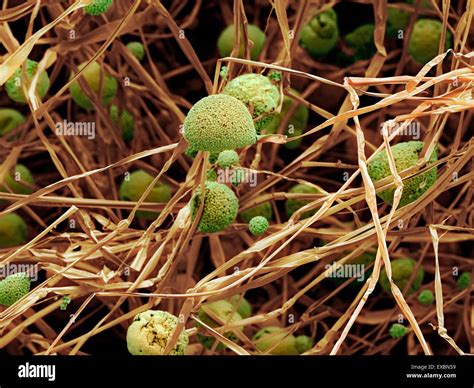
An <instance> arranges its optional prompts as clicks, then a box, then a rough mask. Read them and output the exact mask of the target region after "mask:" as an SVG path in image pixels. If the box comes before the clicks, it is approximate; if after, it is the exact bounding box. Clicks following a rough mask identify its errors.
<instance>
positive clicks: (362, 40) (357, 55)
mask: <svg viewBox="0 0 474 388" xmlns="http://www.w3.org/2000/svg"><path fill="white" fill-rule="evenodd" d="M374 29H375V26H374V25H373V24H370V23H369V24H363V25H361V26H359V27H357V28H356V29H355V30H353V31H352V32H350V33H349V34H347V35H346V36H345V38H344V40H345V42H346V43H347V44H348V46H350V47H351V48H352V49H353V50H354V59H355V60H356V61H358V60H360V59H368V58H370V57H371V56H372V55H374V54H375V44H374Z"/></svg>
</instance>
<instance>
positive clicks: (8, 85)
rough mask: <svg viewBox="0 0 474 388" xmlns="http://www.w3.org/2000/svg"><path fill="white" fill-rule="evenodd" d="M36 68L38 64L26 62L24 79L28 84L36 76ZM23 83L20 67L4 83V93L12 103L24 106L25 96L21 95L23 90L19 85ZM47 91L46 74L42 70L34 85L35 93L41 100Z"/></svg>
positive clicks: (30, 61) (47, 81) (47, 79)
mask: <svg viewBox="0 0 474 388" xmlns="http://www.w3.org/2000/svg"><path fill="white" fill-rule="evenodd" d="M37 68H38V62H36V61H33V60H31V59H27V60H26V69H25V74H26V79H27V81H28V82H31V80H32V78H33V76H34V75H35V74H36V70H37ZM22 82H23V72H22V67H19V68H18V69H16V70H15V72H14V73H13V75H12V76H11V77H10V78H9V79H8V80H7V82H5V91H6V92H7V94H8V97H10V98H11V99H12V100H13V101H15V102H18V103H20V104H26V96H25V94H24V93H23V88H22V85H21V83H22ZM48 89H49V77H48V73H46V71H45V70H43V71H42V72H41V73H40V75H39V77H38V82H37V84H36V93H37V94H38V95H39V96H40V98H43V97H44V96H45V95H46V93H47V92H48Z"/></svg>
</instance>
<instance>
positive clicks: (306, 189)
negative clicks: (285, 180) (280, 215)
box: [285, 184, 319, 218]
mask: <svg viewBox="0 0 474 388" xmlns="http://www.w3.org/2000/svg"><path fill="white" fill-rule="evenodd" d="M288 193H301V194H318V193H319V190H318V189H317V188H315V187H313V186H309V185H304V184H297V185H295V186H293V187H292V188H291V189H290V190H288ZM310 202H312V201H311V200H307V199H293V198H289V199H287V200H286V203H285V208H286V214H287V215H288V217H291V216H292V215H293V213H294V212H295V211H297V210H298V209H300V208H302V207H303V206H305V205H307V204H308V203H310ZM316 211H317V209H313V210H308V211H307V212H305V213H303V215H302V216H301V217H302V218H308V217H311V216H312V215H314V214H315V213H316Z"/></svg>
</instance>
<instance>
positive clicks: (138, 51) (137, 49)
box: [126, 42, 145, 61]
mask: <svg viewBox="0 0 474 388" xmlns="http://www.w3.org/2000/svg"><path fill="white" fill-rule="evenodd" d="M126 47H127V49H128V51H130V52H131V53H132V55H133V56H134V57H135V58H137V59H138V60H139V61H141V60H143V58H145V47H144V46H143V44H142V43H140V42H130V43H127V46H126Z"/></svg>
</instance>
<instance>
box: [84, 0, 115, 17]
mask: <svg viewBox="0 0 474 388" xmlns="http://www.w3.org/2000/svg"><path fill="white" fill-rule="evenodd" d="M113 2H114V1H113V0H92V2H91V3H90V4H89V5H86V6H85V7H84V11H85V12H86V14H88V15H92V16H98V15H102V14H103V13H105V12H107V11H108V10H109V8H110V6H111V5H112V4H113Z"/></svg>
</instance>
